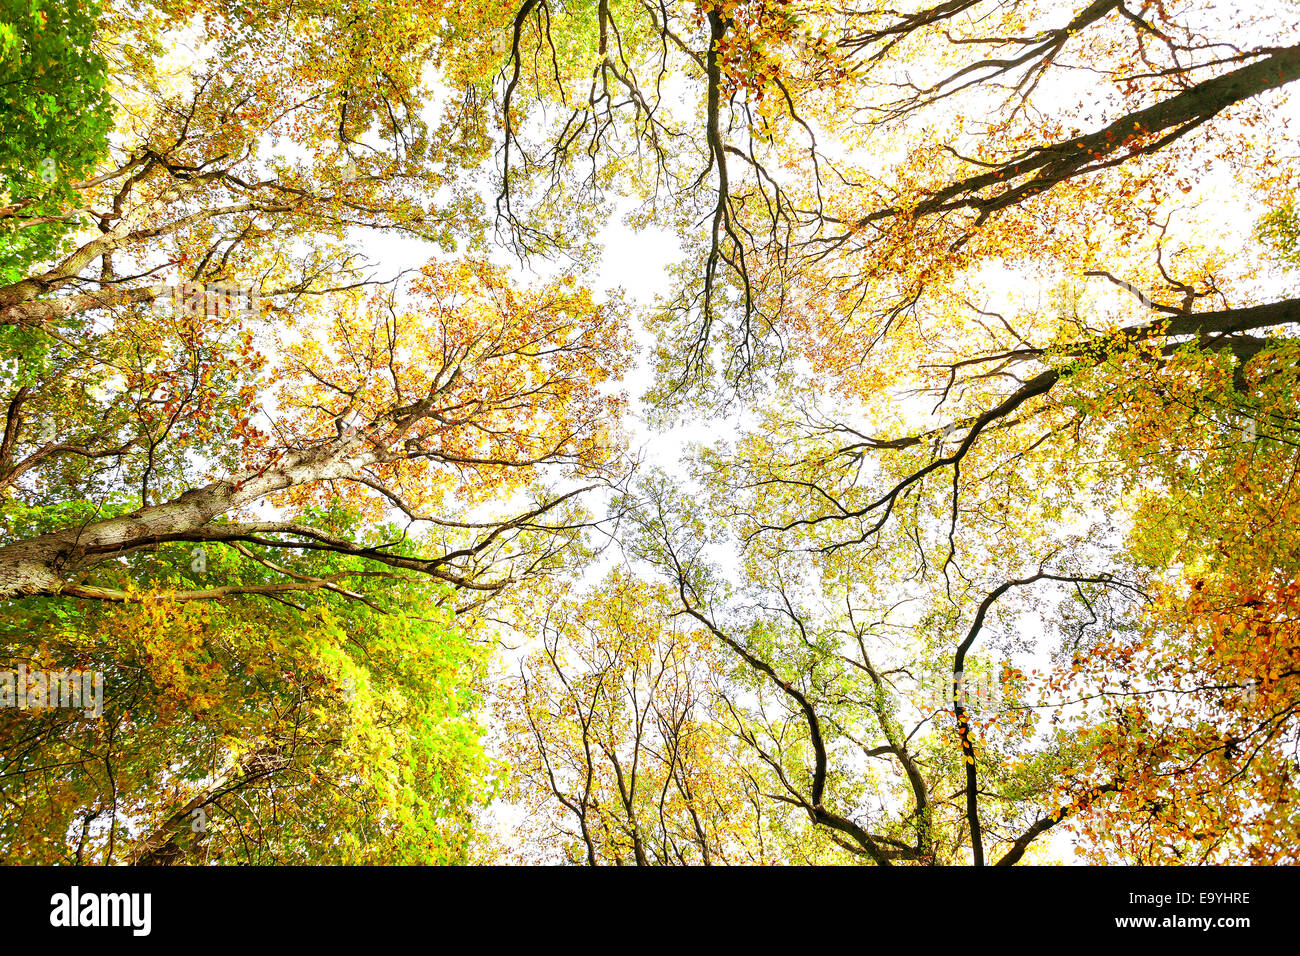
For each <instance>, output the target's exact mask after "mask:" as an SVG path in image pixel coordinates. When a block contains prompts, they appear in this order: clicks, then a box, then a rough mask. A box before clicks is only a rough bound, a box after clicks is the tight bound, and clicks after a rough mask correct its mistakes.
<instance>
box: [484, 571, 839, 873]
mask: <svg viewBox="0 0 1300 956" xmlns="http://www.w3.org/2000/svg"><path fill="white" fill-rule="evenodd" d="M671 597H672V595H671V593H670V592H667V591H666V589H665V588H663V587H662V586H659V587H652V586H648V585H646V584H645V583H644V582H642V581H638V580H637V579H636V578H634V577H632V576H629V575H626V574H623V573H619V572H615V573H614V574H612V575H611V576H610V577H609V578H607V579H606V581H604V582H603V583H602V585H601V586H600V587H598V588H595V589H593V590H592V591H591V592H590V593H588V594H584V595H581V596H580V597H577V598H570V599H567V600H560V601H557V602H555V603H554V604H553V605H551V606H548V607H547V609H546V610H545V611H544V618H543V619H542V620H541V621H540V622H536V625H535V626H532V627H528V628H527V629H526V630H521V634H522V635H524V636H528V637H531V636H532V635H534V634H537V635H539V638H540V640H539V643H540V645H541V646H540V647H539V648H538V649H537V650H535V651H533V652H532V653H530V654H528V655H527V657H525V658H524V659H523V661H522V662H521V663H520V665H519V670H518V673H517V675H516V676H513V677H512V678H510V679H509V680H508V681H506V682H505V683H504V686H503V687H502V688H501V689H500V691H499V692H498V695H497V699H498V708H499V712H500V719H501V722H502V725H503V727H504V731H503V734H504V740H503V745H502V747H501V750H502V753H503V755H504V757H505V759H506V760H507V761H508V764H509V767H510V771H509V780H510V784H509V787H508V789H507V791H506V793H505V794H504V796H506V797H507V798H508V799H510V800H511V801H512V802H513V803H514V804H515V805H516V806H518V807H519V808H520V809H521V810H522V812H523V813H524V814H525V816H524V821H523V823H522V824H521V826H520V833H519V843H520V845H521V846H522V847H523V848H525V849H526V851H530V852H534V853H535V852H539V851H540V852H542V853H544V854H555V855H557V856H559V857H560V858H562V859H566V860H568V861H570V862H580V863H585V864H590V865H593V866H595V865H602V864H610V863H614V864H618V865H622V864H636V865H641V866H645V865H678V864H681V865H691V864H696V865H700V864H702V865H705V866H711V865H718V864H756V863H757V864H768V863H775V862H788V861H793V860H816V859H817V858H818V857H819V856H824V855H825V854H826V852H827V849H828V848H827V846H825V845H824V844H825V841H818V840H816V839H815V838H813V837H811V836H810V835H809V834H807V833H806V832H804V831H803V830H802V829H801V828H800V827H799V826H798V821H797V820H792V819H791V818H790V814H789V812H788V811H787V810H786V809H785V808H784V807H782V805H781V804H779V803H777V804H773V803H771V801H769V800H768V799H767V797H766V791H768V790H770V789H771V788H772V786H773V781H771V780H769V779H768V776H767V774H766V773H765V772H764V770H763V768H762V767H761V766H760V765H759V764H757V763H756V762H755V761H754V760H752V759H750V758H749V757H747V755H746V753H745V750H744V749H743V744H742V743H741V739H742V737H743V735H744V734H745V732H746V731H745V730H744V729H742V727H741V726H739V725H738V724H737V720H738V715H737V713H736V711H735V710H734V709H732V706H731V703H730V702H729V701H728V700H727V698H726V695H725V693H724V691H723V688H724V687H725V686H726V684H727V683H728V676H727V675H728V671H729V669H730V668H729V667H728V666H727V662H726V661H725V660H723V659H721V658H720V656H719V648H717V647H715V646H711V644H712V642H711V641H710V640H709V637H708V635H707V634H703V633H701V632H699V631H698V629H689V630H683V629H682V628H681V627H680V625H679V624H678V623H677V622H676V621H674V620H672V610H673V605H672V600H671ZM525 858H527V857H526V856H525ZM545 858H546V857H545V856H543V859H545Z"/></svg>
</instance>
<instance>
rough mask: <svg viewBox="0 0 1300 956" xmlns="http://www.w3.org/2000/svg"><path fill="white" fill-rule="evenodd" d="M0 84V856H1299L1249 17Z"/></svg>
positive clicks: (1034, 2) (371, 39) (1294, 658)
mask: <svg viewBox="0 0 1300 956" xmlns="http://www.w3.org/2000/svg"><path fill="white" fill-rule="evenodd" d="M0 73H2V76H0V98H3V104H0V114H2V116H0V177H3V183H4V185H3V190H4V195H3V196H0V418H3V435H2V437H0V633H2V634H3V637H0V672H12V673H14V674H19V673H20V669H21V675H22V676H21V679H17V678H15V680H14V681H12V682H11V685H10V686H12V687H13V688H14V693H13V695H11V696H13V698H14V701H15V703H14V705H13V706H12V707H11V706H5V707H0V805H2V806H3V808H4V812H3V818H2V819H0V856H2V857H3V858H4V859H5V860H6V861H11V860H12V861H15V862H78V863H92V862H94V863H122V862H126V863H136V864H162V863H238V862H247V863H281V862H286V863H288V862H309V863H328V862H355V861H385V862H386V861H400V862H464V861H470V860H478V861H529V862H534V861H544V862H549V861H569V862H575V863H587V864H605V863H635V864H714V863H764V864H767V863H862V864H874V865H933V864H944V865H947V864H974V865H992V864H998V865H1011V864H1015V863H1019V862H1022V861H1024V862H1034V861H1036V862H1047V861H1052V860H1057V859H1060V858H1062V856H1064V855H1068V856H1077V857H1080V858H1082V859H1084V860H1086V861H1089V862H1098V863H1115V862H1130V863H1131V862H1140V863H1191V862H1212V863H1218V862H1257V863H1294V862H1297V856H1296V855H1297V849H1296V847H1297V846H1298V845H1300V839H1298V838H1300V815H1298V813H1300V809H1297V781H1298V780H1300V723H1297V720H1298V714H1300V681H1298V680H1297V675H1300V628H1298V625H1297V621H1298V620H1300V581H1298V580H1297V573H1298V571H1300V538H1298V537H1297V534H1296V532H1295V530H1294V529H1295V527H1296V519H1297V517H1300V490H1297V488H1296V487H1295V485H1296V482H1295V475H1296V471H1297V467H1300V458H1298V457H1297V448H1300V444H1298V443H1297V435H1298V434H1300V432H1298V431H1297V421H1298V415H1300V371H1298V369H1300V362H1298V361H1297V359H1298V357H1300V336H1298V334H1297V324H1298V323H1300V298H1297V296H1298V295H1300V285H1298V284H1297V282H1296V269H1297V268H1298V267H1300V245H1298V242H1300V224H1298V221H1297V213H1296V207H1295V200H1296V194H1297V185H1298V184H1300V179H1298V177H1300V156H1297V153H1296V139H1295V137H1294V135H1293V134H1292V133H1291V131H1290V128H1289V125H1288V124H1289V122H1290V120H1291V119H1293V118H1294V117H1295V111H1294V107H1293V104H1292V101H1291V99H1290V95H1291V92H1292V86H1293V81H1295V80H1296V79H1297V78H1300V6H1298V5H1297V4H1296V3H1295V2H1294V0H1284V2H1278V3H1275V4H1268V5H1263V6H1262V7H1260V8H1257V9H1256V8H1251V9H1240V8H1238V7H1237V5H1230V4H1226V3H1222V2H1218V0H1194V2H1188V3H1184V4H1178V5H1174V4H1169V3H1163V2H1159V0H1092V2H1086V0H1078V2H1075V3H1071V4H1062V3H1059V2H1055V3H1046V2H1042V0H996V2H995V0H944V2H937V3H936V2H933V0H917V2H913V3H909V4H905V5H903V6H902V7H896V6H880V5H877V4H875V3H873V2H870V0H866V2H856V0H855V2H853V3H850V4H848V5H843V4H840V5H828V4H819V3H808V2H798V0H786V2H782V0H743V2H733V0H722V2H717V0H686V2H658V3H656V2H649V0H594V2H591V3H565V2H560V0H522V2H511V3H495V2H484V3H470V4H447V3H441V2H438V0H420V2H416V3H396V2H389V0H385V2H380V3H377V4H376V3H367V4H360V3H354V2H351V0H312V2H308V3H302V2H296V3H282V2H270V3H257V4H251V3H242V2H228V0H192V2H190V0H185V2H181V0H145V2H143V3H138V4H133V5H124V4H118V3H114V2H112V0H106V2H104V3H103V4H102V6H100V5H94V4H89V3H79V2H72V0H70V2H68V3H66V4H63V5H60V4H58V3H51V2H47V0H23V2H21V3H19V4H17V5H15V4H14V3H7V5H6V6H5V7H4V9H3V15H2V16H0ZM611 231H612V232H617V233H619V234H621V235H623V236H624V237H626V238H628V239H630V240H631V242H632V243H633V244H634V245H632V246H631V248H640V247H644V248H645V249H646V250H647V251H646V258H645V259H644V261H632V262H628V261H622V260H618V259H616V257H614V256H611V255H610V254H609V253H608V252H607V251H606V249H605V241H606V240H607V239H608V238H609V236H610V234H611ZM654 242H660V243H667V244H669V245H672V246H673V247H674V254H673V258H672V261H671V262H670V263H669V265H668V266H667V267H666V268H665V269H663V270H662V274H658V275H653V276H650V278H651V279H653V282H652V283H651V284H652V285H653V296H652V297H650V298H638V297H636V296H633V295H630V294H628V293H627V292H625V290H624V288H623V286H626V285H628V284H629V280H630V279H631V278H633V277H638V278H642V279H644V278H645V277H646V275H645V274H646V273H647V272H649V271H650V269H651V266H650V265H649V264H650V263H651V261H652V257H651V256H650V253H649V250H650V248H651V245H652V243H654ZM638 244H639V245H638ZM680 434H686V435H688V436H689V437H691V438H692V439H695V440H693V441H691V442H685V443H683V442H677V441H675V440H674V436H675V435H680ZM72 671H75V672H76V673H78V674H83V673H84V674H95V675H99V676H100V677H102V681H103V688H104V691H103V707H102V712H100V713H98V714H93V713H87V712H84V711H78V710H76V709H72V708H68V707H65V706H57V705H56V704H55V702H54V701H53V700H52V699H47V700H46V701H45V702H44V703H42V702H41V701H40V699H39V694H38V697H37V700H36V703H35V704H34V705H32V706H20V705H19V704H18V702H17V701H18V696H17V695H18V692H19V691H20V690H21V691H22V692H23V693H28V694H29V696H28V698H27V699H28V700H30V699H31V698H30V693H29V692H30V691H31V688H32V686H39V681H40V680H46V678H45V677H39V678H32V677H31V676H30V675H49V674H53V673H60V672H62V673H67V672H72ZM33 679H36V680H37V685H31V684H30V681H31V680H33ZM0 693H3V689H2V688H0Z"/></svg>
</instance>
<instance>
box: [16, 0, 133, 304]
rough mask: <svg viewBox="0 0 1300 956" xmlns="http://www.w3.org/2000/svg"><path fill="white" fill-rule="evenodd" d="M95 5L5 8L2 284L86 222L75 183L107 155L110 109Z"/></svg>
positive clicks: (28, 4) (73, 2)
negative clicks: (96, 44)
mask: <svg viewBox="0 0 1300 956" xmlns="http://www.w3.org/2000/svg"><path fill="white" fill-rule="evenodd" d="M98 13H99V8H98V4H95V3H78V2H76V0H67V2H43V0H36V2H20V0H6V2H5V3H4V5H3V6H2V7H0V180H2V181H3V187H2V188H3V193H0V282H4V283H5V284H10V283H13V282H16V281H18V280H19V279H21V278H23V276H24V274H25V271H24V270H25V269H26V268H27V266H28V265H30V264H31V263H33V262H39V261H41V260H43V259H46V258H48V257H50V256H52V255H54V253H55V252H56V251H57V250H58V249H59V248H60V243H61V241H62V240H63V238H64V237H65V236H66V235H67V234H68V233H69V232H70V231H71V230H72V229H73V228H74V226H76V225H78V224H80V223H81V222H83V220H82V219H81V215H80V212H79V211H78V210H77V209H76V204H75V202H74V195H75V187H74V184H75V183H76V181H78V180H80V179H81V178H82V177H84V176H85V175H86V174H87V173H88V172H90V171H91V170H92V169H93V168H94V167H95V165H96V164H97V163H99V161H100V160H101V159H102V158H103V156H104V154H105V153H106V152H107V143H106V140H107V137H108V131H109V127H110V125H111V123H112V104H111V102H110V100H109V95H108V87H107V83H106V80H105V61H104V58H103V56H102V55H101V54H100V53H99V51H98V50H96V49H95V47H94V28H95V20H96V17H97V16H98Z"/></svg>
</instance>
